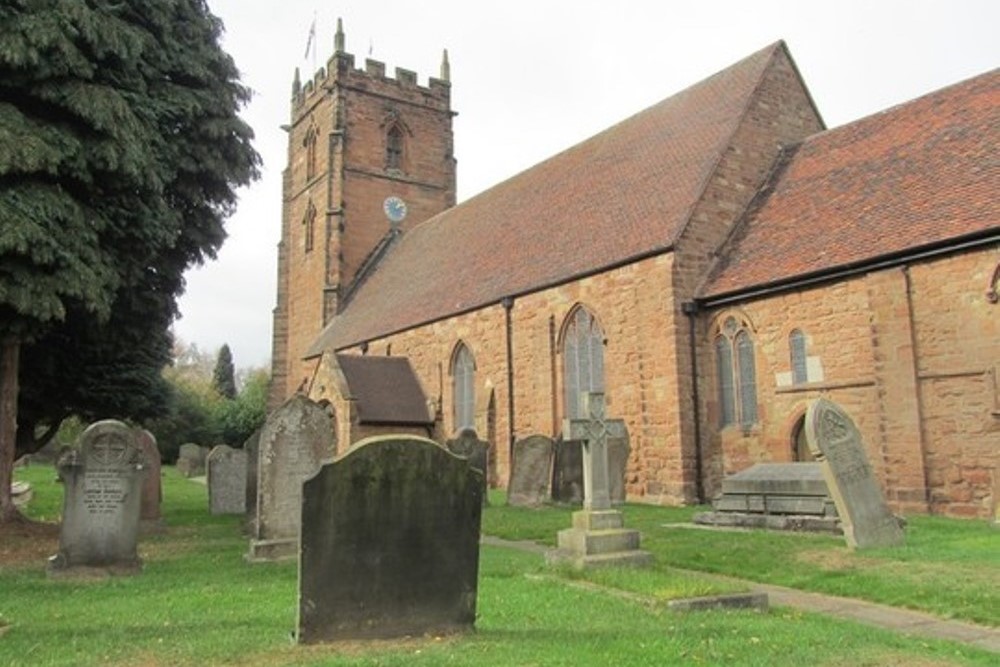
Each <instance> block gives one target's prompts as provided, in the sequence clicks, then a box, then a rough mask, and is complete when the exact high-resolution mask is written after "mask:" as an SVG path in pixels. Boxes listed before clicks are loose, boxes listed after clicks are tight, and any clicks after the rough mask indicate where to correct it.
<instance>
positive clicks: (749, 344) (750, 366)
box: [715, 317, 758, 428]
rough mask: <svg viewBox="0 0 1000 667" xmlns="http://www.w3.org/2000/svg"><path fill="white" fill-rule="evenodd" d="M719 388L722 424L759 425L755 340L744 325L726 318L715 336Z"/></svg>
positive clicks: (744, 426)
mask: <svg viewBox="0 0 1000 667" xmlns="http://www.w3.org/2000/svg"><path fill="white" fill-rule="evenodd" d="M715 362H716V371H717V378H718V385H719V406H720V414H719V421H720V423H721V425H722V426H731V425H733V424H737V423H738V424H739V425H740V426H742V427H743V428H749V427H750V426H752V425H753V424H755V423H757V419H758V415H757V368H756V361H755V358H754V345H753V339H752V338H751V337H750V332H749V330H748V327H747V326H746V324H745V323H739V322H737V321H736V318H735V317H727V318H726V320H725V322H724V323H723V325H722V329H721V330H720V331H719V332H718V333H717V334H716V336H715Z"/></svg>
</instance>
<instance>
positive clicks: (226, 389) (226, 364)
mask: <svg viewBox="0 0 1000 667" xmlns="http://www.w3.org/2000/svg"><path fill="white" fill-rule="evenodd" d="M212 387H214V388H215V391H217V392H219V395H220V396H222V397H223V398H228V399H229V400H232V399H234V398H236V369H235V368H234V367H233V353H232V352H231V351H230V350H229V346H228V345H223V346H222V347H221V348H219V356H217V357H216V359H215V370H214V371H213V372H212Z"/></svg>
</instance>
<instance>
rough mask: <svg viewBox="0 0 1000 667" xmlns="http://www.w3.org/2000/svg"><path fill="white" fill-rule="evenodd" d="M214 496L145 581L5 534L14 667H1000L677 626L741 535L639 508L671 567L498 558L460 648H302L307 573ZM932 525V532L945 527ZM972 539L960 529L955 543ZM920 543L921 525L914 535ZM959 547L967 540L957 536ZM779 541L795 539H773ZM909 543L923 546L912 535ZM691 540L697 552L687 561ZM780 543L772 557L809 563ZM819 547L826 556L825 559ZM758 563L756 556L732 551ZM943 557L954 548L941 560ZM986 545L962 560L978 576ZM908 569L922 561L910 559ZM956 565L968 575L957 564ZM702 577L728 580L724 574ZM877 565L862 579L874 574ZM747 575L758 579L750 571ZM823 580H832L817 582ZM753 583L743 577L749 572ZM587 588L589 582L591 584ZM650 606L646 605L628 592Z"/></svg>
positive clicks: (44, 470)
mask: <svg viewBox="0 0 1000 667" xmlns="http://www.w3.org/2000/svg"><path fill="white" fill-rule="evenodd" d="M16 476H17V478H18V479H27V480H28V481H31V482H32V484H33V485H34V487H35V492H36V496H35V500H34V501H33V502H32V505H31V514H32V516H33V517H35V518H39V519H46V520H50V521H52V520H55V519H56V518H57V517H58V513H59V509H60V503H61V488H60V487H59V486H58V485H57V484H54V483H53V478H54V474H53V471H52V469H51V468H50V467H32V468H27V469H21V470H18V471H17V472H16ZM207 504H208V503H207V498H206V490H205V487H204V486H203V485H199V484H197V483H194V482H191V481H189V480H185V479H183V478H181V477H180V476H179V475H178V474H177V473H176V471H175V470H174V469H172V468H166V469H165V470H164V505H163V513H164V518H165V521H166V524H167V526H168V528H167V529H166V531H165V532H164V533H162V534H159V535H153V536H148V537H143V538H142V539H141V541H140V547H139V550H140V554H141V555H142V557H143V559H144V561H145V567H144V570H143V572H142V573H141V574H140V575H138V576H134V577H121V578H112V579H99V580H90V581H71V580H61V579H60V580H50V579H47V578H46V576H45V573H44V566H45V556H46V555H48V554H51V553H55V551H56V548H57V541H58V538H57V533H56V532H55V531H54V530H52V529H48V530H31V531H21V532H18V531H9V530H8V529H4V530H5V531H6V532H5V534H3V535H0V666H3V667H7V666H19V665H25V666H28V665H30V666H32V667H34V666H36V665H74V666H77V665H127V666H133V665H135V666H138V665H143V666H145V665H153V666H159V665H163V666H166V665H171V666H173V665H206V664H233V665H407V666H410V665H416V666H423V665H428V666H430V665H539V666H541V665H800V664H809V665H810V667H812V666H831V667H832V666H837V667H839V666H844V667H846V666H848V665H850V666H855V665H873V666H874V665H907V666H910V665H914V666H917V667H927V666H938V665H993V664H995V663H996V655H995V654H991V653H986V652H983V651H975V650H973V649H969V648H967V647H965V646H961V645H958V644H953V643H950V642H938V641H924V640H919V639H910V638H906V637H902V636H899V635H896V634H894V633H889V632H887V631H882V630H877V629H873V628H869V627H865V626H861V625H857V624H853V623H848V622H842V621H837V620H832V619H829V618H826V617H822V616H817V615H811V614H801V613H797V612H791V611H787V610H782V609H777V610H772V611H771V612H770V613H765V614H761V613H756V612H747V611H741V612H705V613H693V614H677V613H674V612H670V611H668V610H666V608H665V605H664V604H662V602H661V601H662V600H663V599H666V598H670V597H676V596H679V595H689V594H691V593H692V592H694V594H700V593H701V592H713V591H717V590H722V589H724V588H725V586H723V587H721V588H719V587H718V585H717V584H714V583H713V582H712V581H711V579H700V578H698V577H692V576H690V575H687V574H684V573H678V572H676V571H673V570H671V569H670V568H669V567H666V566H664V565H662V564H660V563H661V561H664V559H665V558H666V556H665V554H666V553H667V552H673V551H677V552H678V553H679V554H689V555H686V556H683V557H681V556H678V557H677V560H678V561H680V562H674V560H673V558H671V560H670V562H669V564H673V565H683V566H685V567H689V566H690V564H689V563H687V562H683V561H685V559H686V558H691V559H694V560H697V556H696V555H694V554H697V551H698V550H699V549H706V550H708V551H713V550H718V549H725V550H728V549H730V547H727V546H726V542H722V543H709V544H703V543H700V542H699V541H698V540H700V539H703V538H704V537H706V536H707V537H720V536H721V537H723V538H725V539H727V540H735V541H740V540H744V539H747V537H748V535H745V534H728V533H727V534H716V533H707V532H706V531H695V530H681V529H676V528H671V529H667V528H662V527H661V526H662V524H664V523H669V522H671V521H680V520H683V519H684V517H685V513H688V514H689V513H690V510H668V509H663V508H649V507H632V506H630V507H628V508H627V510H626V512H627V518H626V521H627V523H628V525H630V526H633V527H639V528H641V529H642V530H643V531H644V535H645V540H646V544H647V546H649V547H650V548H651V549H652V550H653V551H654V552H655V553H656V558H657V562H658V565H657V567H655V568H653V569H652V570H648V571H635V572H632V571H621V572H619V571H607V572H600V573H597V574H596V575H594V577H593V581H596V582H598V583H600V584H601V585H600V586H588V587H581V586H579V585H577V582H575V581H573V580H572V579H573V576H575V575H570V573H568V572H566V571H562V570H551V569H547V568H545V567H544V565H543V564H542V561H541V558H540V557H539V556H538V555H536V554H530V553H523V552H520V551H515V550H510V549H503V548H496V547H488V546H484V547H483V549H482V553H481V567H480V584H479V598H478V612H479V617H478V620H477V623H476V631H475V632H473V633H469V634H467V635H462V636H456V637H444V638H436V637H420V638H412V639H406V640H397V641H386V642H351V643H337V644H329V645H320V646H310V647H299V646H296V645H294V644H293V643H292V642H291V641H290V638H289V633H290V631H291V630H292V628H293V627H294V624H295V608H296V585H297V584H296V566H295V564H294V562H286V563H270V564H256V565H248V564H246V563H245V562H244V561H243V558H242V555H243V553H244V552H245V551H246V549H247V540H246V538H245V537H243V536H242V534H241V532H240V520H239V518H237V517H211V516H209V515H208V513H207ZM568 514H569V512H568V511H567V510H563V509H545V510H539V511H533V510H516V509H514V508H507V507H503V506H498V505H496V504H494V505H493V506H492V507H490V508H489V509H488V510H487V511H486V512H485V516H484V532H487V533H491V534H498V535H504V536H507V537H513V538H518V539H524V538H526V537H532V538H536V539H543V540H547V541H551V540H552V539H553V536H554V534H555V532H554V531H555V530H558V529H560V528H564V527H566V526H568ZM952 523H953V522H945V523H944V524H941V525H939V524H938V523H937V522H933V521H932V522H929V523H928V530H937V531H942V530H943V527H942V526H952ZM960 528H962V525H961V524H959V526H958V528H955V529H956V530H959V529H960ZM911 530H913V528H911ZM960 533H961V534H964V531H962V530H960ZM762 538H763V541H764V542H765V543H767V542H769V540H768V538H771V539H772V540H774V539H776V538H782V539H783V538H784V536H774V535H767V534H764V535H762ZM809 542H810V545H811V546H809V547H808V549H812V550H819V551H824V550H826V549H830V550H832V551H833V552H836V553H840V551H839V550H838V546H837V543H836V541H833V540H826V541H825V542H819V541H816V540H810V541H809ZM911 542H919V541H918V540H916V538H914V539H911ZM681 543H683V544H687V545H688V546H685V547H683V548H681V547H680V545H681ZM783 545H784V543H783V542H782V541H781V540H777V546H772V547H769V551H768V553H772V554H773V553H775V552H776V551H777V552H779V553H783V554H784V557H785V558H786V559H790V560H798V557H797V556H796V554H797V553H798V551H781V550H782V549H785V548H787V547H786V546H783ZM818 545H822V546H818ZM732 548H733V549H736V550H737V552H738V551H739V550H743V549H745V550H747V551H752V550H753V546H752V545H749V546H735V547H732ZM939 548H943V547H939ZM979 548H980V547H979V546H978V545H977V542H976V541H973V542H972V544H971V545H968V546H967V547H965V548H958V549H957V551H958V552H959V553H964V554H965V555H966V556H968V557H969V559H970V560H972V561H974V562H979V561H978V560H977V558H976V557H974V555H975V554H976V553H977V551H978V549H979ZM904 553H906V554H908V556H906V557H905V558H904V557H903V556H892V555H887V554H877V555H872V554H868V553H866V555H865V556H864V558H865V559H875V560H878V559H883V560H887V561H889V562H891V563H896V564H897V565H898V564H900V563H907V562H912V563H916V564H918V565H924V564H928V563H931V562H935V561H934V559H935V558H937V557H938V552H937V551H935V550H934V549H932V548H931V547H930V546H925V547H921V546H920V545H919V543H918V544H911V545H909V546H908V547H907V548H906V550H905V551H904ZM907 558H908V559H909V560H907ZM958 560H959V563H958V565H963V566H964V562H963V561H962V559H958ZM717 561H719V562H726V559H722V558H720V557H713V558H709V559H706V560H705V562H704V565H705V569H708V570H712V571H719V570H720V569H721V570H724V569H725V568H720V567H716V566H714V565H713V564H714V563H716V562H717ZM866 567H868V565H867V560H866V561H865V562H864V563H862V564H861V565H859V566H858V569H861V570H864V569H865V568H866ZM747 568H748V573H746V574H747V576H749V575H750V574H753V575H754V576H755V577H756V570H755V568H756V566H755V565H754V564H753V562H750V563H748V564H747ZM817 569H820V568H817ZM741 574H744V573H742V572H741ZM588 576H589V575H588ZM613 589H624V590H628V591H633V592H638V593H641V594H642V595H643V596H644V599H645V600H646V601H639V600H636V599H632V598H628V597H622V596H620V595H615V594H612V593H613Z"/></svg>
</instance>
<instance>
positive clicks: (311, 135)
mask: <svg viewBox="0 0 1000 667" xmlns="http://www.w3.org/2000/svg"><path fill="white" fill-rule="evenodd" d="M318 134H319V133H318V132H317V131H316V127H315V126H310V127H309V130H308V131H307V132H306V138H305V139H304V140H303V142H302V144H303V146H305V149H306V182H309V181H311V180H312V179H313V178H315V177H316V139H317V136H318Z"/></svg>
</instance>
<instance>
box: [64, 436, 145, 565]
mask: <svg viewBox="0 0 1000 667" xmlns="http://www.w3.org/2000/svg"><path fill="white" fill-rule="evenodd" d="M57 467H58V471H59V477H60V479H61V480H62V482H63V490H64V496H63V519H62V525H61V527H60V532H59V553H57V554H56V555H54V556H52V557H51V558H49V573H50V575H62V574H75V573H81V572H83V573H91V572H94V571H100V572H103V573H110V574H131V573H135V572H138V571H139V570H140V568H141V565H142V563H141V561H140V559H139V555H138V551H137V542H138V535H139V516H140V512H141V507H142V483H143V477H144V475H145V473H146V468H145V459H144V456H143V453H142V449H141V447H140V445H139V443H138V442H137V439H136V433H135V431H133V430H132V429H131V428H129V427H128V426H126V425H125V424H123V423H121V422H118V421H114V420H106V421H100V422H97V423H95V424H91V425H90V426H89V427H88V428H87V429H86V430H85V431H84V432H83V433H82V434H81V436H80V440H79V446H78V447H77V448H73V449H71V450H69V451H67V452H66V453H65V454H64V455H63V456H62V457H61V458H60V460H59V462H58V464H57Z"/></svg>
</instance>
